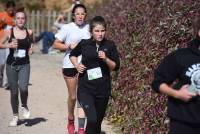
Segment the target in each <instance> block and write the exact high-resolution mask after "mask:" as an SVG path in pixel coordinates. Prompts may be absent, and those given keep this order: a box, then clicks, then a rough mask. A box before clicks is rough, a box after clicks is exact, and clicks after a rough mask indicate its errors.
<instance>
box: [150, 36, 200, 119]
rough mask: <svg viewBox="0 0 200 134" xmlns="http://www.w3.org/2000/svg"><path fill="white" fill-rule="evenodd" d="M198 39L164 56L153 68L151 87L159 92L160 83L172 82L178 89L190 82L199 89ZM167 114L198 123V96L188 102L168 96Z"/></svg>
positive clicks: (199, 53) (199, 56)
mask: <svg viewBox="0 0 200 134" xmlns="http://www.w3.org/2000/svg"><path fill="white" fill-rule="evenodd" d="M199 46H200V39H199V38H196V39H194V40H193V41H191V42H190V43H189V45H188V47H187V48H183V49H178V50H176V51H175V52H172V53H171V54H169V55H168V56H166V57H165V58H164V59H163V60H162V62H161V64H160V65H159V66H158V68H157V69H156V70H155V74H154V80H153V82H152V89H153V90H155V91H156V92H159V90H160V89H159V88H160V85H161V84H162V83H166V84H168V85H171V84H172V83H173V84H174V82H176V83H175V84H174V87H173V88H174V89H175V90H179V89H180V88H181V87H182V86H183V85H185V84H190V85H193V86H194V87H195V88H196V89H198V90H199V91H200V50H199ZM168 116H169V117H170V118H171V119H175V120H178V121H183V122H188V123H200V97H199V96H196V97H194V98H192V99H191V100H190V101H189V102H184V101H181V100H179V99H175V98H173V97H170V96H169V97H168Z"/></svg>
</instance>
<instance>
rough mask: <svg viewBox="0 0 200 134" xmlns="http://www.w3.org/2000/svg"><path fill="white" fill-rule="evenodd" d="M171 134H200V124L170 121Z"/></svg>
mask: <svg viewBox="0 0 200 134" xmlns="http://www.w3.org/2000/svg"><path fill="white" fill-rule="evenodd" d="M169 134H200V123H197V124H192V123H184V122H181V121H176V120H170V131H169Z"/></svg>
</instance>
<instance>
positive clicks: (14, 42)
mask: <svg viewBox="0 0 200 134" xmlns="http://www.w3.org/2000/svg"><path fill="white" fill-rule="evenodd" d="M8 47H9V48H17V47H18V43H17V41H16V40H12V42H11V43H10V44H9V45H8Z"/></svg>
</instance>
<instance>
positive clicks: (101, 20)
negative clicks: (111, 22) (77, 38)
mask: <svg viewBox="0 0 200 134" xmlns="http://www.w3.org/2000/svg"><path fill="white" fill-rule="evenodd" d="M97 24H99V25H102V26H103V27H105V29H106V21H105V19H104V18H103V17H102V16H95V17H94V18H93V19H92V20H91V21H90V32H92V30H93V28H94V27H95V26H96V25H97Z"/></svg>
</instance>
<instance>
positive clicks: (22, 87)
mask: <svg viewBox="0 0 200 134" xmlns="http://www.w3.org/2000/svg"><path fill="white" fill-rule="evenodd" d="M19 89H20V91H21V92H24V93H26V92H28V86H25V85H24V86H23V85H19Z"/></svg>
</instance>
